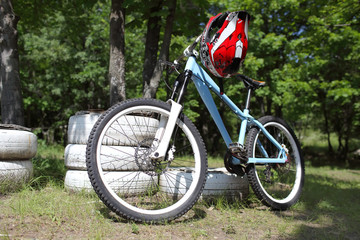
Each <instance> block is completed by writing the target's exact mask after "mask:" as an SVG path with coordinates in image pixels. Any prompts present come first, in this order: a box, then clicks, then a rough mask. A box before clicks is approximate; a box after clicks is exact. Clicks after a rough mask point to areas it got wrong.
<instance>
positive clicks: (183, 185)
mask: <svg viewBox="0 0 360 240" xmlns="http://www.w3.org/2000/svg"><path fill="white" fill-rule="evenodd" d="M170 108H171V106H170V105H169V104H167V103H164V102H161V101H158V100H154V99H133V100H128V101H125V102H123V103H120V104H118V105H116V106H114V107H112V108H110V109H109V110H108V111H107V112H106V113H105V114H104V115H102V116H101V117H100V118H99V120H98V121H97V123H96V124H95V126H94V128H93V129H92V131H91V134H90V137H89V141H88V145H87V150H86V153H87V160H86V161H87V162H86V164H87V168H88V174H89V178H90V181H91V183H92V185H93V188H94V190H95V192H96V193H97V194H98V196H99V197H100V199H101V200H102V201H103V202H104V203H105V205H106V206H107V207H109V209H111V210H112V211H114V212H115V213H117V214H118V215H120V216H122V217H125V218H127V219H131V220H135V221H143V222H164V221H167V220H172V219H174V218H177V217H179V216H181V215H183V214H184V213H186V212H187V211H188V210H189V209H190V208H191V207H192V206H193V205H194V204H195V202H196V201H197V200H198V198H199V196H200V194H201V192H202V189H203V188H204V185H205V180H206V174H207V158H206V150H205V145H204V143H203V140H202V138H201V136H200V134H199V132H198V131H197V129H196V128H195V126H194V125H193V123H192V122H191V121H190V120H189V119H188V118H187V117H186V116H184V115H182V114H181V116H180V117H179V118H178V120H177V123H176V126H175V130H174V133H173V135H172V138H171V141H170V144H169V149H168V151H167V155H166V157H165V159H163V160H161V161H160V160H153V159H152V158H151V157H150V155H151V153H153V152H154V151H155V150H156V146H157V145H158V141H159V139H156V137H155V135H156V136H161V132H160V134H159V131H163V129H164V127H163V124H160V121H163V120H164V119H167V118H168V117H169V115H170Z"/></svg>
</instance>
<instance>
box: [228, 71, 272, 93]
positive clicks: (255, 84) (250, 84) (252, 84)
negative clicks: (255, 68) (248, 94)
mask: <svg viewBox="0 0 360 240" xmlns="http://www.w3.org/2000/svg"><path fill="white" fill-rule="evenodd" d="M234 76H235V77H236V78H237V79H239V80H241V81H243V82H244V85H245V87H246V88H251V89H253V90H256V89H258V88H261V87H264V86H265V85H266V83H265V82H262V81H257V80H255V79H252V78H249V77H247V76H245V75H242V74H236V75H234Z"/></svg>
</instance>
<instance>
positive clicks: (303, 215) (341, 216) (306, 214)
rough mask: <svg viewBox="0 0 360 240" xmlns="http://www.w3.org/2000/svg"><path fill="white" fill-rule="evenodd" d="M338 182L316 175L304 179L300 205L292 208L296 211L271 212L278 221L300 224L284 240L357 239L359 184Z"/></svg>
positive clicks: (359, 219) (355, 182)
mask: <svg viewBox="0 0 360 240" xmlns="http://www.w3.org/2000/svg"><path fill="white" fill-rule="evenodd" d="M339 172H340V171H339ZM356 175H357V174H356ZM357 177H358V176H357ZM339 179H340V178H339ZM339 179H337V178H336V177H333V176H330V177H327V176H320V175H317V174H307V175H306V180H305V187H304V191H303V194H302V198H301V203H299V204H298V205H297V206H296V207H295V208H298V209H299V210H295V211H293V212H292V213H289V211H285V212H275V214H277V215H279V216H281V217H282V218H289V219H290V220H292V219H294V220H299V221H301V222H302V223H303V224H301V225H300V227H298V228H297V229H296V231H295V234H292V235H291V236H287V239H359V238H360V230H359V225H360V201H359V199H360V184H359V180H358V179H357V180H355V181H350V180H349V181H344V180H339Z"/></svg>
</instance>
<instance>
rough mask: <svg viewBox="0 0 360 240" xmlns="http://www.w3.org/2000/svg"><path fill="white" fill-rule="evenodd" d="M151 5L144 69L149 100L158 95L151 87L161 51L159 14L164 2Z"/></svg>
mask: <svg viewBox="0 0 360 240" xmlns="http://www.w3.org/2000/svg"><path fill="white" fill-rule="evenodd" d="M151 5H152V6H151V7H150V8H149V13H148V14H149V18H148V23H147V32H146V41H145V57H144V69H143V96H144V97H147V98H151V97H154V96H155V93H156V89H153V88H154V87H151V82H150V80H151V77H152V75H153V72H154V69H155V66H156V61H157V54H158V49H159V40H160V29H161V24H160V23H161V22H160V21H161V16H159V14H158V12H160V10H161V7H162V0H157V1H151ZM154 90H155V91H154Z"/></svg>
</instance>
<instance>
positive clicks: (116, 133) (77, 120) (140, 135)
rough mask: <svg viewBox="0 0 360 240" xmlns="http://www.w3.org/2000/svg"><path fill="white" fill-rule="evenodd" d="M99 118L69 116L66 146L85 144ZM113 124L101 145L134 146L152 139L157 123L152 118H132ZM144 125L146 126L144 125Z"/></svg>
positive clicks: (85, 115)
mask: <svg viewBox="0 0 360 240" xmlns="http://www.w3.org/2000/svg"><path fill="white" fill-rule="evenodd" d="M99 117H100V114H99V113H90V114H80V115H74V116H71V117H70V119H69V126H68V144H87V142H88V138H89V135H90V132H91V130H92V128H93V126H94V124H95V123H96V121H97V120H98V118H99ZM116 122H117V124H113V125H112V128H111V129H110V130H109V131H108V133H107V135H108V136H109V137H105V138H104V139H103V144H106V145H113V146H134V144H137V143H138V142H139V141H142V140H145V139H148V138H153V137H154V136H155V133H156V130H157V129H158V125H159V121H158V120H156V119H153V118H147V117H142V116H132V117H127V118H126V119H124V118H120V119H118V120H117V121H116ZM145 123H146V124H145Z"/></svg>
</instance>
